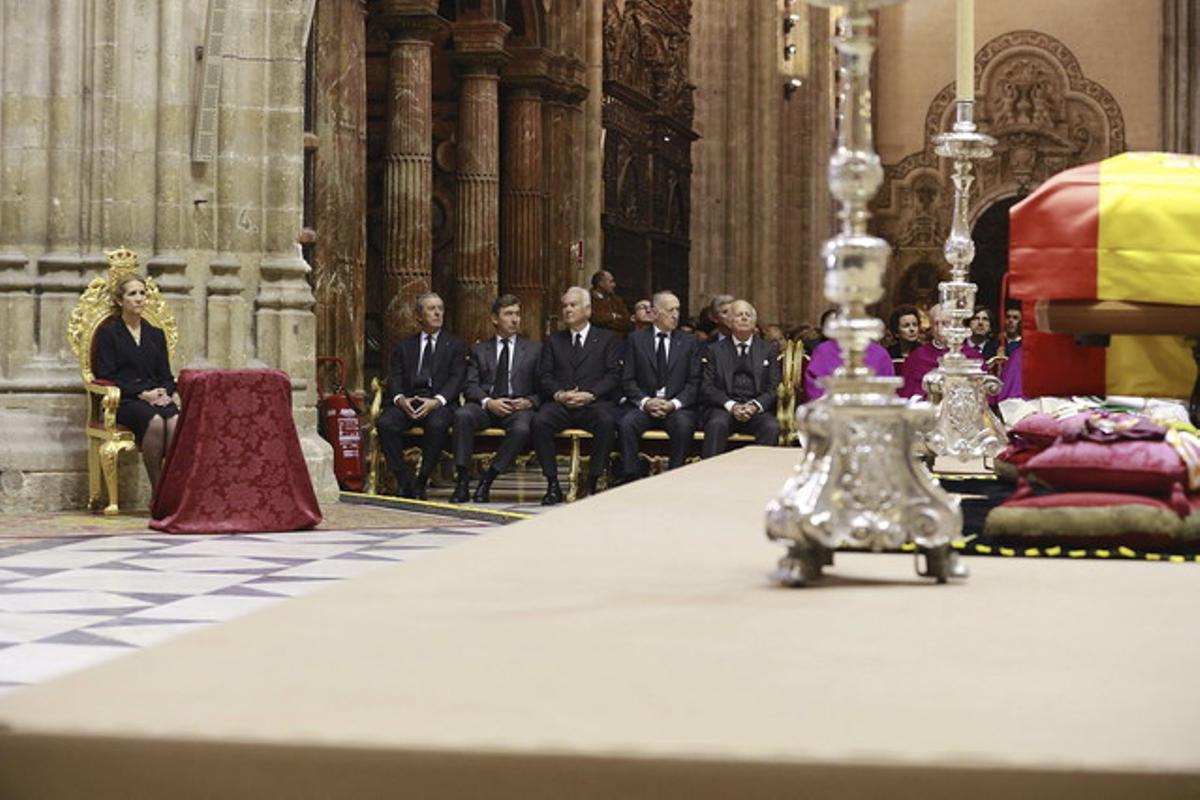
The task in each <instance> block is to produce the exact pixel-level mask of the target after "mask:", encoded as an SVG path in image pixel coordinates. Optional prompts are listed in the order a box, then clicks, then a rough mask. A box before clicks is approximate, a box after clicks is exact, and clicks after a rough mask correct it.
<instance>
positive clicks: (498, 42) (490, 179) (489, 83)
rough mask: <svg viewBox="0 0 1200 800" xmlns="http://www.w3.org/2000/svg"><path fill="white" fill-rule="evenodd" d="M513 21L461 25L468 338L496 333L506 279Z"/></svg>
mask: <svg viewBox="0 0 1200 800" xmlns="http://www.w3.org/2000/svg"><path fill="white" fill-rule="evenodd" d="M507 35H508V26H506V25H504V24H503V23H500V22H496V21H495V20H491V19H484V18H472V17H467V18H465V19H460V20H459V21H458V22H457V23H455V25H454V52H455V61H456V62H457V63H458V65H459V69H460V74H459V105H458V147H457V174H456V188H457V192H458V206H457V213H456V215H455V219H456V227H455V239H454V297H453V299H452V301H451V304H450V305H451V315H452V316H451V318H452V320H453V325H454V331H455V332H456V333H458V334H459V335H460V336H462V337H463V338H464V339H466V340H467V341H468V342H471V341H474V340H475V339H477V338H480V337H483V336H486V335H488V333H489V332H490V331H491V326H490V319H491V314H490V310H491V304H492V300H493V299H495V297H496V293H497V291H498V290H499V284H500V280H499V278H500V107H499V99H500V98H499V89H500V65H501V64H502V63H503V62H504V60H505V59H506V58H507V55H506V54H505V52H504V39H505V37H507Z"/></svg>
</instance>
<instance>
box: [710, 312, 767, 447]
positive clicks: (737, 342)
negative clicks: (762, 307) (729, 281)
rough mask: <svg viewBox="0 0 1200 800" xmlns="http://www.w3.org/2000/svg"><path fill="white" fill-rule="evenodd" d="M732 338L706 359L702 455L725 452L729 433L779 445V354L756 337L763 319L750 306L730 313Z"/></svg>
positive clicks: (712, 349)
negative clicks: (757, 325)
mask: <svg viewBox="0 0 1200 800" xmlns="http://www.w3.org/2000/svg"><path fill="white" fill-rule="evenodd" d="M731 312H732V313H731V314H730V326H731V327H730V332H729V336H728V337H727V338H725V339H722V340H721V341H719V342H714V343H713V344H711V345H710V346H709V347H708V350H707V351H706V352H705V353H703V354H702V359H703V360H702V363H703V365H704V373H703V377H702V378H701V384H700V396H701V398H702V399H703V401H704V404H705V405H706V406H708V412H707V415H706V416H705V419H704V446H703V448H702V449H701V455H702V456H703V457H704V458H711V457H712V456H715V455H719V454H721V453H723V452H725V450H726V448H727V447H728V445H729V434H730V433H748V434H750V435H751V436H753V437H754V441H755V443H756V444H766V445H774V444H778V442H779V420H777V419H776V418H775V403H776V395H775V391H776V389H778V388H779V382H780V381H781V380H782V378H783V374H782V372H783V371H782V368H781V366H780V364H779V348H778V347H777V346H775V345H772V344H768V343H767V342H764V341H763V340H762V339H761V338H760V337H758V336H755V335H754V326H755V324H756V322H757V316H758V313H757V312H756V311H755V310H754V306H752V305H750V304H749V303H747V302H746V301H745V300H735V301H734V302H733V304H732V307H731Z"/></svg>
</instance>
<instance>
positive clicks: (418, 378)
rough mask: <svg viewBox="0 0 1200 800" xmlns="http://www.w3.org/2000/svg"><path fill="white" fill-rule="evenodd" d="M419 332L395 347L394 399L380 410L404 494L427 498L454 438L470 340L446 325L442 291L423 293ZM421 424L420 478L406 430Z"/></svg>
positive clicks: (382, 440) (380, 426)
mask: <svg viewBox="0 0 1200 800" xmlns="http://www.w3.org/2000/svg"><path fill="white" fill-rule="evenodd" d="M416 312H417V321H418V322H419V323H420V325H421V330H420V332H419V333H416V334H413V335H412V336H409V337H408V338H406V339H401V340H400V341H399V342H398V343H397V344H396V346H395V347H394V348H393V349H392V358H391V369H390V371H389V372H388V383H387V388H388V394H387V395H386V396H388V397H391V399H392V402H391V405H390V406H389V407H388V408H387V409H385V410H384V412H383V413H382V414H381V415H380V416H379V422H378V423H376V424H377V430H378V431H379V445H380V448H381V449H382V450H383V455H384V457H385V458H387V465H388V469H390V470H391V471H392V475H394V476H395V478H396V485H397V486H398V487H399V490H400V495H401V497H411V498H414V499H417V500H424V499H426V496H425V488H426V486H427V484H428V483H429V476H430V475H431V474H432V473H433V468H434V467H435V466H437V462H438V459H439V458H441V456H442V451H443V450H445V449H446V445H447V444H448V443H449V441H450V425H451V424H452V423H453V422H454V409H455V408H457V407H458V395H459V393H460V392H461V391H462V388H463V381H464V380H465V378H466V375H467V345H466V343H465V342H463V340H462V339H460V338H458V337H457V336H455V335H454V334H452V333H450V332H448V331H445V330H443V329H442V324H443V321H444V319H445V305H444V304H443V303H442V298H441V297H440V296H439V295H438V294H437V293H436V292H426V293H425V294H423V295H421V296H420V297H418V298H417V302H416ZM417 426H420V427H421V428H422V430H423V433H422V434H421V468H420V470H419V471H418V473H417V479H416V481H415V482H414V481H413V478H412V474H411V471H410V470H409V468H408V464H407V463H406V462H405V460H404V442H403V440H402V439H403V435H404V433H405V431H407V430H408V429H409V428H415V427H417Z"/></svg>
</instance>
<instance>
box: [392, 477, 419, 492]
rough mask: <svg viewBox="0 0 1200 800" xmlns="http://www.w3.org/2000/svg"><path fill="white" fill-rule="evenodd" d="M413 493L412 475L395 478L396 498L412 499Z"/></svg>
mask: <svg viewBox="0 0 1200 800" xmlns="http://www.w3.org/2000/svg"><path fill="white" fill-rule="evenodd" d="M414 491H416V490H415V489H414V488H413V479H412V475H397V476H396V497H412V496H413V492H414Z"/></svg>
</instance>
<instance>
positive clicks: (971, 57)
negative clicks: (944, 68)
mask: <svg viewBox="0 0 1200 800" xmlns="http://www.w3.org/2000/svg"><path fill="white" fill-rule="evenodd" d="M956 19H957V21H958V36H957V39H956V43H957V45H958V47H957V54H958V64H957V66H958V71H957V74H956V78H957V82H956V85H955V89H956V91H955V95H956V96H957V97H958V99H959V100H974V99H975V0H958V9H957V14H956Z"/></svg>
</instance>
